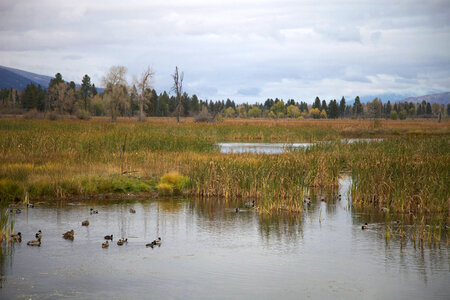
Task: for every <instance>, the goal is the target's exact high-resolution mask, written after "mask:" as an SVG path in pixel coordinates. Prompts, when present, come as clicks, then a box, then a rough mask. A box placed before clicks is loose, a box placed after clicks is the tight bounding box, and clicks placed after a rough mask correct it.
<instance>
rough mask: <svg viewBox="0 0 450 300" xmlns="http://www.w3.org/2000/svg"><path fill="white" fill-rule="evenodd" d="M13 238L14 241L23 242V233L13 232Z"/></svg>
mask: <svg viewBox="0 0 450 300" xmlns="http://www.w3.org/2000/svg"><path fill="white" fill-rule="evenodd" d="M11 240H12V241H13V242H19V243H20V242H22V233H21V232H18V233H17V234H11Z"/></svg>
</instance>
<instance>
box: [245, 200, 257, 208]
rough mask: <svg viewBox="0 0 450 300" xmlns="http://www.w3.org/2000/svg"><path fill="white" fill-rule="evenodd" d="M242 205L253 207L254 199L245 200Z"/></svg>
mask: <svg viewBox="0 0 450 300" xmlns="http://www.w3.org/2000/svg"><path fill="white" fill-rule="evenodd" d="M244 205H245V206H246V207H255V200H252V202H245V203H244Z"/></svg>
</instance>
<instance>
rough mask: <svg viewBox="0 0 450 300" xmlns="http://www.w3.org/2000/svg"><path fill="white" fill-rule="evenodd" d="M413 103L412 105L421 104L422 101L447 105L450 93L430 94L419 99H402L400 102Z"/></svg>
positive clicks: (449, 101)
mask: <svg viewBox="0 0 450 300" xmlns="http://www.w3.org/2000/svg"><path fill="white" fill-rule="evenodd" d="M404 101H406V102H413V103H421V102H422V101H426V102H430V103H437V104H445V105H447V104H449V103H450V92H446V93H439V94H431V95H425V96H420V97H409V98H405V99H403V101H402V102H404Z"/></svg>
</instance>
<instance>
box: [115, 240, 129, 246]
mask: <svg viewBox="0 0 450 300" xmlns="http://www.w3.org/2000/svg"><path fill="white" fill-rule="evenodd" d="M125 243H128V239H119V240H118V241H117V245H118V246H122V245H123V244H125Z"/></svg>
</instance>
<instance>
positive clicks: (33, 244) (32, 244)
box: [27, 238, 41, 246]
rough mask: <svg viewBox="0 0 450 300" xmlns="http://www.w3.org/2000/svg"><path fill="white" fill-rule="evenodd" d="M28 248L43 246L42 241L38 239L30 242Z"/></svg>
mask: <svg viewBox="0 0 450 300" xmlns="http://www.w3.org/2000/svg"><path fill="white" fill-rule="evenodd" d="M27 245H28V246H40V245H41V239H40V238H38V239H37V240H34V241H29V242H28V243H27Z"/></svg>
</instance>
